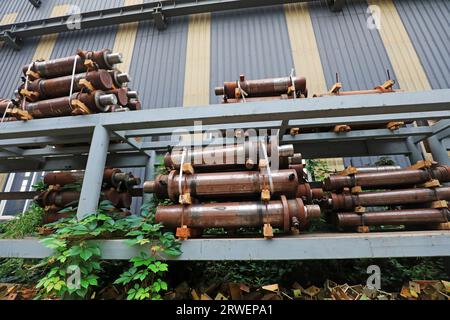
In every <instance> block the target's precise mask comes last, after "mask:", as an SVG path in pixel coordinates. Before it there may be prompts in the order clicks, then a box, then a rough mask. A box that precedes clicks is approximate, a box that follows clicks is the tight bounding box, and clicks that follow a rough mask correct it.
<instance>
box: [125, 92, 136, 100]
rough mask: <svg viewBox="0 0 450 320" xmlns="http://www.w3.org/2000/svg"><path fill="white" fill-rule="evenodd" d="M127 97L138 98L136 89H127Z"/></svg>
mask: <svg viewBox="0 0 450 320" xmlns="http://www.w3.org/2000/svg"><path fill="white" fill-rule="evenodd" d="M127 97H128V98H129V99H138V93H137V91H133V90H128V91H127Z"/></svg>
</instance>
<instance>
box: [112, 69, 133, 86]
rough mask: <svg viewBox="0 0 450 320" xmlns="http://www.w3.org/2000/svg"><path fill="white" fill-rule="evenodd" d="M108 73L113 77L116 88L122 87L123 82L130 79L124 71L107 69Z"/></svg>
mask: <svg viewBox="0 0 450 320" xmlns="http://www.w3.org/2000/svg"><path fill="white" fill-rule="evenodd" d="M108 72H109V75H110V76H111V77H112V79H113V83H114V85H115V86H116V87H117V88H120V87H122V86H123V85H124V84H125V83H128V82H130V81H131V79H130V76H129V75H128V73H126V72H120V71H118V70H108Z"/></svg>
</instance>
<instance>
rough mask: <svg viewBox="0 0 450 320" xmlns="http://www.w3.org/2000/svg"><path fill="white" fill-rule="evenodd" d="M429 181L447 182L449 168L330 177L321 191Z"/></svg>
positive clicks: (448, 179) (449, 173) (449, 172)
mask: <svg viewBox="0 0 450 320" xmlns="http://www.w3.org/2000/svg"><path fill="white" fill-rule="evenodd" d="M431 179H437V180H439V181H440V182H449V181H450V167H449V166H436V167H433V168H431V169H426V170H420V169H417V170H415V169H404V170H397V171H387V172H376V173H356V174H354V175H349V176H340V175H332V176H330V177H328V178H326V179H325V180H324V182H323V189H324V190H328V191H332V190H342V189H343V188H345V187H354V186H361V187H377V188H389V187H393V186H395V187H397V186H405V185H414V184H419V183H425V182H427V181H429V180H431Z"/></svg>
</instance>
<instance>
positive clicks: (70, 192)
mask: <svg viewBox="0 0 450 320" xmlns="http://www.w3.org/2000/svg"><path fill="white" fill-rule="evenodd" d="M83 178H84V172H83V171H76V172H70V171H66V172H50V173H47V174H46V175H45V176H44V180H43V182H44V185H45V186H46V188H47V189H46V190H45V191H42V192H41V193H40V194H39V195H37V196H36V197H35V198H34V201H35V202H36V203H37V204H38V205H39V206H40V207H42V208H43V209H44V218H43V220H44V223H45V224H47V223H51V222H55V221H58V220H60V219H63V218H69V217H72V216H74V215H75V212H76V207H77V205H78V201H79V198H80V194H81V184H82V183H83ZM140 183H141V181H140V179H139V178H136V177H134V176H133V175H132V174H131V173H125V172H122V171H121V170H120V169H114V168H105V170H104V173H103V181H102V191H101V196H100V201H103V200H108V201H109V203H110V204H111V205H112V206H113V207H114V208H110V210H111V212H114V213H119V214H124V215H128V214H129V212H128V211H127V210H123V209H130V206H131V200H132V197H133V196H140V195H142V190H139V189H138V188H135V186H137V185H139V184H140ZM139 191H140V193H139Z"/></svg>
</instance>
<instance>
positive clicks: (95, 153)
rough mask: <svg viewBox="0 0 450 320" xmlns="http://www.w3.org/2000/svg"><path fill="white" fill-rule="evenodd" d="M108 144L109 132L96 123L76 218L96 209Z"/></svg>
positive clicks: (79, 218) (91, 212) (80, 217)
mask: <svg viewBox="0 0 450 320" xmlns="http://www.w3.org/2000/svg"><path fill="white" fill-rule="evenodd" d="M108 146H109V133H108V130H106V129H105V128H104V127H103V126H102V125H96V126H95V129H94V134H93V136H92V141H91V146H90V148H89V155H88V159H87V164H86V172H85V173H84V179H83V186H82V187H81V195H80V201H79V203H78V210H77V218H78V220H81V219H82V218H84V217H86V216H88V215H90V214H93V213H95V212H96V211H97V208H98V201H99V199H100V192H101V188H102V181H103V171H104V169H105V164H106V156H107V153H108Z"/></svg>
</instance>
